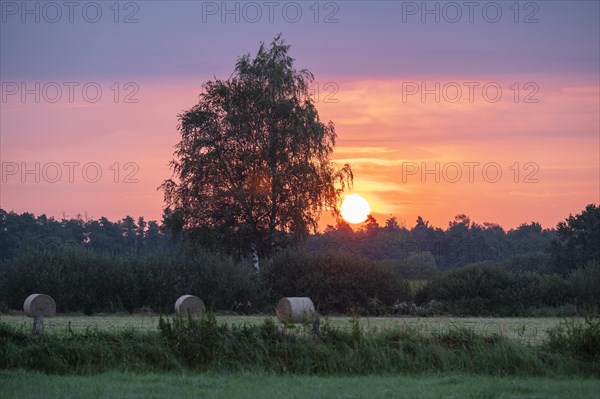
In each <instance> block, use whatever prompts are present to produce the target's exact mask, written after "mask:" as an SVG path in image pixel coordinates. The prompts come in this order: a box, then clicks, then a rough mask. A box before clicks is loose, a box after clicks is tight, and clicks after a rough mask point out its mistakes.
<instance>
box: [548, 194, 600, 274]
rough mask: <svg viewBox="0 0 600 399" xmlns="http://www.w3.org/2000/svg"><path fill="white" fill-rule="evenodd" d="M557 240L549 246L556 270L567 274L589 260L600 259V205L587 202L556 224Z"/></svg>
mask: <svg viewBox="0 0 600 399" xmlns="http://www.w3.org/2000/svg"><path fill="white" fill-rule="evenodd" d="M556 233H557V235H558V240H555V241H553V242H552V246H551V248H550V250H551V254H552V259H553V261H554V265H555V267H556V270H557V272H559V273H561V274H562V275H567V274H568V273H569V272H570V271H572V270H575V269H577V268H580V267H583V266H585V265H586V264H587V263H588V262H589V261H592V260H597V261H600V207H599V206H597V205H595V204H589V205H588V206H586V207H585V209H584V210H583V212H581V213H580V214H577V215H575V216H573V215H569V217H568V218H567V219H565V220H564V221H562V222H560V223H559V224H558V226H556Z"/></svg>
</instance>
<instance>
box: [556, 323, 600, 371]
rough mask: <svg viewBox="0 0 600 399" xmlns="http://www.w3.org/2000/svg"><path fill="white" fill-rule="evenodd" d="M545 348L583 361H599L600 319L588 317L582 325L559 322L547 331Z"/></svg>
mask: <svg viewBox="0 0 600 399" xmlns="http://www.w3.org/2000/svg"><path fill="white" fill-rule="evenodd" d="M546 347H547V348H548V349H550V350H552V351H556V352H559V353H564V354H567V355H571V356H574V357H576V358H580V359H583V360H592V361H595V362H598V361H600V319H598V318H593V317H591V316H588V317H586V319H585V322H584V323H580V322H577V321H575V320H573V319H569V320H564V321H561V322H560V323H559V324H558V325H557V326H555V327H553V328H551V329H549V330H548V342H547V343H546Z"/></svg>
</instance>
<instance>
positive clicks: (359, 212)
mask: <svg viewBox="0 0 600 399" xmlns="http://www.w3.org/2000/svg"><path fill="white" fill-rule="evenodd" d="M340 212H341V214H342V217H343V218H344V220H346V221H347V222H348V223H353V224H358V223H362V222H364V221H365V220H367V216H369V215H370V214H371V206H370V205H369V202H368V201H367V200H366V199H364V198H363V197H361V196H360V195H358V194H350V195H347V196H346V198H344V201H343V202H342V207H341V209H340Z"/></svg>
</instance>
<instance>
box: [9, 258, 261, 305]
mask: <svg viewBox="0 0 600 399" xmlns="http://www.w3.org/2000/svg"><path fill="white" fill-rule="evenodd" d="M0 270H1V271H0V302H2V301H5V302H6V303H7V304H8V306H9V307H10V308H13V309H21V307H22V306H23V301H24V300H25V298H27V296H28V295H29V294H31V293H35V292H43V293H45V294H48V295H50V296H51V297H52V298H54V300H55V301H56V304H57V308H58V309H57V310H58V311H60V312H65V311H83V312H84V313H86V314H92V313H94V312H117V311H129V312H131V311H133V310H137V309H141V308H148V307H150V308H152V309H153V310H155V311H160V310H169V311H172V310H173V304H174V303H175V300H176V299H177V298H178V297H179V296H180V295H181V294H184V293H192V294H197V295H199V296H201V297H202V299H203V300H204V301H205V302H206V304H207V305H208V306H209V307H214V308H215V309H223V310H238V311H240V310H244V311H251V310H254V309H256V308H255V306H257V305H261V303H262V304H263V306H264V300H263V302H261V298H262V296H261V291H260V290H259V289H258V281H257V276H256V275H255V273H254V272H253V271H252V269H251V267H249V266H247V265H239V264H236V263H234V262H233V261H232V260H231V259H230V258H228V257H225V256H223V255H220V254H215V253H211V252H208V251H205V250H202V249H198V250H196V251H190V252H187V253H185V254H183V255H182V256H179V257H175V256H173V255H171V254H157V253H155V254H152V255H145V256H137V257H113V256H109V255H106V254H101V253H97V252H94V251H89V250H86V249H82V248H78V247H61V248H57V249H54V250H53V251H29V252H26V253H25V254H23V255H22V256H21V257H19V258H18V259H15V260H13V261H10V262H6V263H4V264H3V266H2V268H1V269H0ZM241 304H243V306H242V305H241Z"/></svg>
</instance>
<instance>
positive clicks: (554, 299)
mask: <svg viewBox="0 0 600 399" xmlns="http://www.w3.org/2000/svg"><path fill="white" fill-rule="evenodd" d="M415 300H416V302H417V304H426V303H428V302H430V301H431V300H435V301H439V302H441V303H442V304H443V308H444V310H445V311H446V312H450V313H454V314H458V315H501V316H511V315H519V314H524V313H526V312H527V311H528V310H529V309H531V308H539V307H556V306H561V305H565V304H568V303H569V302H570V301H571V297H570V295H569V290H568V284H567V282H566V281H565V280H563V279H562V278H560V277H558V276H548V275H540V274H537V273H533V272H521V273H513V272H510V271H508V270H506V269H504V268H503V267H502V266H501V265H500V264H498V263H494V262H481V263H476V264H472V265H469V266H465V267H464V268H460V269H455V270H452V271H450V272H448V273H446V274H444V275H443V276H441V277H438V278H436V279H434V280H432V281H431V282H429V283H427V284H426V285H425V286H423V287H422V288H421V289H420V290H419V291H418V292H417V294H416V295H415Z"/></svg>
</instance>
